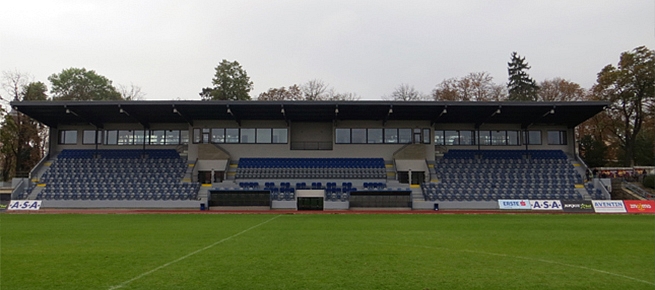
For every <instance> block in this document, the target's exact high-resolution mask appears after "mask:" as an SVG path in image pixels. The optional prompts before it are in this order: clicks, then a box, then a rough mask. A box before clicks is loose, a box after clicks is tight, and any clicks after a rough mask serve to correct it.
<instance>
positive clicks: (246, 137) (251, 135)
mask: <svg viewBox="0 0 655 290" xmlns="http://www.w3.org/2000/svg"><path fill="white" fill-rule="evenodd" d="M240 137H241V143H255V129H254V128H245V129H241V135H240Z"/></svg>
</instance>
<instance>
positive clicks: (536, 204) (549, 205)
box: [530, 199, 562, 210]
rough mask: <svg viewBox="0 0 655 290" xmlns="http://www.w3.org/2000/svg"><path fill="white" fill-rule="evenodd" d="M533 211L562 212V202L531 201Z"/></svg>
mask: <svg viewBox="0 0 655 290" xmlns="http://www.w3.org/2000/svg"><path fill="white" fill-rule="evenodd" d="M530 207H532V210H562V202H561V201H559V200H551V199H548V200H530Z"/></svg>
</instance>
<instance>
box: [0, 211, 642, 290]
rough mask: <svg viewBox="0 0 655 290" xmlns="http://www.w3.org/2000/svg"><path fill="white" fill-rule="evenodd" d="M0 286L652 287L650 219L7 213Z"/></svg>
mask: <svg viewBox="0 0 655 290" xmlns="http://www.w3.org/2000/svg"><path fill="white" fill-rule="evenodd" d="M0 227H1V228H0V234H1V236H0V238H1V240H0V250H1V253H0V262H1V264H0V275H1V276H0V282H1V284H0V289H3V290H5V289H67V290H71V289H654V288H655V217H654V216H653V215H546V214H543V215H541V214H502V215H487V214H480V215H467V214H434V215H403V214H318V215H314V214H307V215H306V214H295V215H292V214H283V215H277V214H274V213H272V214H197V215H196V214H139V215H136V214H89V215H83V214H3V215H0Z"/></svg>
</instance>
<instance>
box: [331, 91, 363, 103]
mask: <svg viewBox="0 0 655 290" xmlns="http://www.w3.org/2000/svg"><path fill="white" fill-rule="evenodd" d="M359 99H361V98H360V97H359V95H357V94H356V93H337V92H334V90H330V92H329V97H328V100H330V101H358V100H359Z"/></svg>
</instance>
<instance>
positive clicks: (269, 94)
mask: <svg viewBox="0 0 655 290" xmlns="http://www.w3.org/2000/svg"><path fill="white" fill-rule="evenodd" d="M303 99H304V98H303V94H302V91H301V90H300V87H299V86H298V85H292V86H290V87H289V88H288V89H287V88H285V87H281V88H271V89H269V90H268V91H266V92H263V93H261V94H259V97H257V100H258V101H302V100H303Z"/></svg>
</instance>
